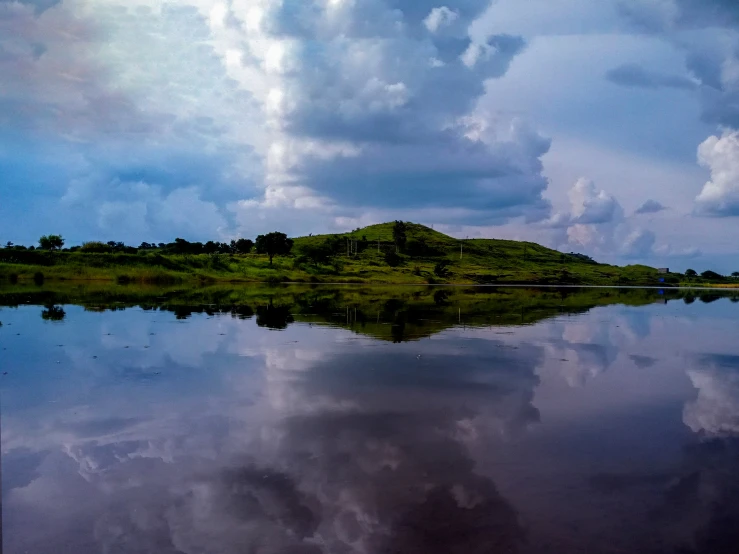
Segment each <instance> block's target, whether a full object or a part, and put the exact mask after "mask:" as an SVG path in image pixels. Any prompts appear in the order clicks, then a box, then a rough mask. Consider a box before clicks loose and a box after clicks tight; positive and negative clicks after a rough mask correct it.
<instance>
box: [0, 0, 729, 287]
mask: <svg viewBox="0 0 739 554" xmlns="http://www.w3.org/2000/svg"><path fill="white" fill-rule="evenodd" d="M394 219H403V220H407V221H414V222H419V223H423V224H426V225H433V226H434V228H435V229H437V230H440V231H443V232H446V233H448V234H451V235H453V236H456V237H460V238H464V237H489V238H511V239H521V240H531V241H535V242H538V243H541V244H545V245H547V246H550V247H553V248H557V249H560V250H564V251H567V252H569V251H574V252H582V253H586V254H589V255H591V256H593V257H595V258H596V259H598V260H600V261H605V262H609V263H619V264H627V263H647V264H649V265H652V266H662V267H670V268H673V269H675V270H684V269H686V268H688V267H691V268H695V269H697V270H699V271H702V270H704V269H709V268H710V269H714V270H718V271H722V272H731V271H739V242H738V241H736V240H735V237H736V236H737V231H739V3H737V2H735V1H734V0H601V1H598V2H593V1H592V0H527V1H526V2H521V1H520V0H493V1H490V0H231V1H224V0H178V1H177V2H167V1H162V0H126V1H123V0H60V1H55V0H21V1H18V0H15V1H8V0H0V242H2V243H5V242H7V241H12V242H14V243H17V244H28V245H30V244H33V243H35V242H36V241H37V240H38V237H39V236H40V235H42V234H47V233H60V234H62V235H63V236H64V237H65V239H66V240H67V244H68V245H73V244H81V243H82V242H84V241H88V240H106V241H107V240H116V241H124V242H126V243H127V244H133V245H137V244H139V243H140V242H142V241H146V242H152V241H153V242H163V241H165V242H169V241H171V240H173V239H174V238H175V237H182V238H186V239H188V240H230V239H231V238H235V237H239V236H244V237H254V236H256V235H257V234H261V233H264V232H269V231H273V230H280V231H283V232H286V233H288V234H290V235H293V236H296V235H303V234H308V233H324V232H339V231H346V230H350V229H354V228H356V227H360V226H364V225H367V224H372V223H379V222H383V221H390V220H394Z"/></svg>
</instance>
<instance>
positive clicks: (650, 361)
mask: <svg viewBox="0 0 739 554" xmlns="http://www.w3.org/2000/svg"><path fill="white" fill-rule="evenodd" d="M629 358H631V361H632V362H634V365H635V366H636V367H638V368H639V369H647V368H650V367H652V366H653V365H654V364H656V363H657V359H656V358H652V357H651V356H642V355H641V354H632V355H631V356H629Z"/></svg>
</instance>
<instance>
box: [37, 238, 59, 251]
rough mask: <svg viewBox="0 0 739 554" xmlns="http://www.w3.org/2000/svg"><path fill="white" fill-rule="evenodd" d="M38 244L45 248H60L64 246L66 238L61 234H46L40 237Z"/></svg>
mask: <svg viewBox="0 0 739 554" xmlns="http://www.w3.org/2000/svg"><path fill="white" fill-rule="evenodd" d="M38 244H39V247H40V248H41V249H43V250H59V249H61V247H62V246H64V239H63V238H62V236H61V235H44V236H43V237H41V238H40V239H38Z"/></svg>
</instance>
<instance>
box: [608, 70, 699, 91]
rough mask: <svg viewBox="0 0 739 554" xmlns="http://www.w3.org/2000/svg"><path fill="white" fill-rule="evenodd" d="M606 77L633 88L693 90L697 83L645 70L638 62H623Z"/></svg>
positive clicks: (613, 81)
mask: <svg viewBox="0 0 739 554" xmlns="http://www.w3.org/2000/svg"><path fill="white" fill-rule="evenodd" d="M606 79H608V80H609V81H610V82H612V83H614V84H617V85H621V86H625V87H634V88H647V89H659V88H676V89H685V90H694V89H695V88H697V86H698V85H697V83H696V82H694V81H692V80H691V79H689V78H688V77H682V76H680V75H668V74H664V73H659V72H655V71H647V70H646V69H644V68H643V67H642V66H640V65H638V64H624V65H620V66H618V67H616V68H614V69H611V70H609V71H608V72H607V73H606Z"/></svg>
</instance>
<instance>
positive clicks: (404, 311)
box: [0, 285, 737, 342]
mask: <svg viewBox="0 0 739 554" xmlns="http://www.w3.org/2000/svg"><path fill="white" fill-rule="evenodd" d="M692 294H693V293H692V292H690V291H679V290H667V291H664V292H661V291H657V290H654V289H612V288H524V287H352V286H343V287H328V286H313V287H309V286H284V287H266V286H248V287H220V286H218V287H201V288H158V287H136V286H95V285H92V286H68V287H64V286H58V287H55V288H41V289H39V288H23V287H9V288H5V289H0V305H5V306H18V305H22V304H38V305H43V306H47V307H48V306H56V305H65V304H76V305H80V306H83V307H84V308H85V309H86V310H90V311H102V310H119V309H125V308H129V307H140V308H142V309H144V310H163V311H171V312H173V313H175V314H176V316H177V318H179V319H184V318H187V317H190V316H191V315H192V314H194V313H201V314H208V315H211V316H212V315H216V314H231V315H232V316H233V317H238V318H241V319H249V318H251V317H252V316H254V315H255V314H256V323H257V324H258V325H260V326H265V327H269V328H274V329H284V328H285V327H286V326H287V325H289V324H291V323H293V322H303V323H312V324H319V325H332V326H336V327H343V328H346V329H350V330H352V331H354V332H356V333H359V334H362V335H367V336H370V337H373V338H377V339H381V340H389V341H393V342H402V341H407V340H414V339H418V338H422V337H426V336H430V335H433V334H435V333H438V332H441V331H443V330H444V329H448V328H450V327H455V326H460V325H463V326H473V327H474V326H488V325H530V324H533V323H536V322H537V321H541V320H543V319H547V318H550V317H554V316H558V315H562V314H574V313H584V312H587V311H588V310H590V309H592V308H594V307H597V306H606V305H611V304H626V305H645V304H650V303H655V302H664V301H669V300H678V299H680V300H685V301H687V302H690V301H692V300H693V298H694V297H693V296H692ZM717 295H718V296H719V297H720V298H723V297H728V298H730V299H732V300H733V299H734V298H735V297H737V293H736V292H728V291H727V292H726V293H721V292H716V293H712V295H711V297H710V298H706V299H705V301H711V302H712V301H715V300H716V298H714V297H715V296H717ZM699 299H700V300H704V299H703V298H702V297H699ZM48 315H49V310H48V308H47V309H46V310H45V311H44V317H46V318H48Z"/></svg>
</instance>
